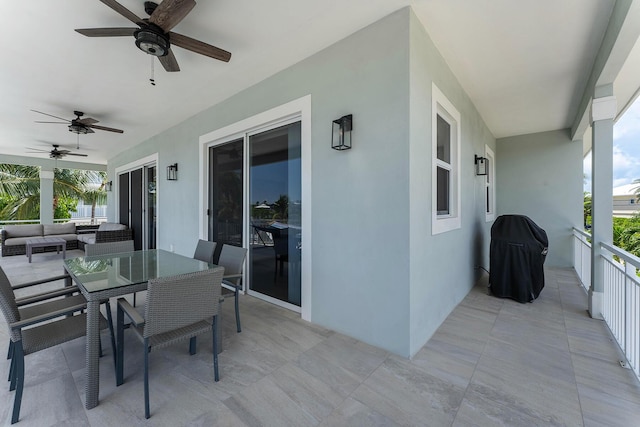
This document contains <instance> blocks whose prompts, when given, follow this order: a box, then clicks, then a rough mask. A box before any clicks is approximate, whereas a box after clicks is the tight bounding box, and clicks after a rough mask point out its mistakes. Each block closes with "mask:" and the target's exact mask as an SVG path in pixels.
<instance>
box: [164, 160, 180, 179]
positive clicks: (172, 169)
mask: <svg viewBox="0 0 640 427" xmlns="http://www.w3.org/2000/svg"><path fill="white" fill-rule="evenodd" d="M177 180H178V164H177V163H174V164H172V165H169V166H167V181H177Z"/></svg>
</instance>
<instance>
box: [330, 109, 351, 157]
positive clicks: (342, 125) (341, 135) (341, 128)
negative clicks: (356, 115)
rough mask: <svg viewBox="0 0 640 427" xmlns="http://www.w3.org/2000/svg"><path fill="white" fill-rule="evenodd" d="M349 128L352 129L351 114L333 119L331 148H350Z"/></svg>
mask: <svg viewBox="0 0 640 427" xmlns="http://www.w3.org/2000/svg"><path fill="white" fill-rule="evenodd" d="M351 130H353V116H352V115H351V114H349V115H346V116H342V117H340V118H339V119H336V120H334V121H333V134H332V135H331V148H333V149H334V150H348V149H350V148H351Z"/></svg>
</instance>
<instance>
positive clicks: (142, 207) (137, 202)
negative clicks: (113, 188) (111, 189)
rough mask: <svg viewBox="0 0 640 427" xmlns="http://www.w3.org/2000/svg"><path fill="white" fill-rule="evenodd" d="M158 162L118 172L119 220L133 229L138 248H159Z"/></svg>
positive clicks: (135, 244) (135, 243)
mask: <svg viewBox="0 0 640 427" xmlns="http://www.w3.org/2000/svg"><path fill="white" fill-rule="evenodd" d="M156 170H157V168H156V165H155V164H153V165H147V166H143V167H138V168H135V169H132V170H128V171H125V172H121V173H119V175H118V222H120V223H121V224H125V225H127V226H128V227H129V228H131V229H132V230H133V242H134V246H135V248H136V250H140V249H155V248H156V234H157V231H156V227H157V221H156V203H157V202H156V195H157V192H156Z"/></svg>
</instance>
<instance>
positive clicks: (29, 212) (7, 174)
mask: <svg viewBox="0 0 640 427" xmlns="http://www.w3.org/2000/svg"><path fill="white" fill-rule="evenodd" d="M105 179H106V174H105V173H104V172H98V171H88V170H75V169H57V168H56V169H55V170H54V178H53V204H54V209H55V207H56V205H57V204H58V202H59V200H60V199H63V198H71V199H75V200H79V199H84V196H85V195H86V197H87V199H89V200H87V199H84V200H87V201H89V202H91V200H92V199H95V201H96V202H97V203H100V202H103V200H106V193H105V194H104V198H101V196H98V195H93V194H92V192H95V191H103V192H104V181H105ZM96 185H98V186H99V190H96ZM0 194H2V195H5V196H6V198H7V199H8V200H6V201H7V203H6V206H4V208H3V209H2V211H0V217H2V218H3V219H12V220H14V219H38V218H39V217H40V168H39V167H37V166H23V165H10V164H0ZM94 209H95V208H94Z"/></svg>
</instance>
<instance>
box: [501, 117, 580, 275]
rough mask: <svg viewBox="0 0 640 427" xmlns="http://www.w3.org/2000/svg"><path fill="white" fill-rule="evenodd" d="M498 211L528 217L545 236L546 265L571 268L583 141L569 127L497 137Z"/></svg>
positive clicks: (576, 221) (578, 221) (578, 200)
mask: <svg viewBox="0 0 640 427" xmlns="http://www.w3.org/2000/svg"><path fill="white" fill-rule="evenodd" d="M497 148H498V151H497V152H496V157H497V163H496V164H497V168H498V172H497V190H498V194H499V198H498V201H497V202H498V214H499V215H505V214H521V215H526V216H528V217H529V218H531V219H532V220H533V221H535V222H536V223H537V224H538V225H539V226H540V227H542V228H543V229H544V230H545V231H546V232H547V236H548V237H549V254H548V255H547V259H546V262H545V265H547V266H555V267H571V266H573V243H572V231H571V230H572V227H578V228H580V227H581V226H582V209H583V200H582V185H583V184H582V180H583V176H582V161H583V158H582V143H581V142H575V141H571V139H570V138H569V131H568V130H566V129H565V130H558V131H552V132H543V133H535V134H530V135H520V136H516V137H511V138H501V139H498V140H497Z"/></svg>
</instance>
